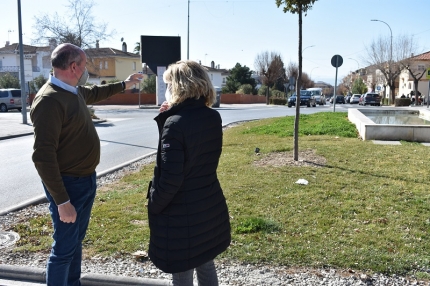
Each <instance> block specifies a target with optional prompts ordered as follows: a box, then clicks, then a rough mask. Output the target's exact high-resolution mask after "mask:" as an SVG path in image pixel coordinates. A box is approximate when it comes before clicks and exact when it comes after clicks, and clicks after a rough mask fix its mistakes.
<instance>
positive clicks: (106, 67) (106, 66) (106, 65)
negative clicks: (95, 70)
mask: <svg viewBox="0 0 430 286" xmlns="http://www.w3.org/2000/svg"><path fill="white" fill-rule="evenodd" d="M105 69H108V62H107V61H105Z"/></svg>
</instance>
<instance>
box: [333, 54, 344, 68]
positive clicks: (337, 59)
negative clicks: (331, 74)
mask: <svg viewBox="0 0 430 286" xmlns="http://www.w3.org/2000/svg"><path fill="white" fill-rule="evenodd" d="M342 64H343V59H342V57H341V56H339V55H334V56H333V57H332V58H331V65H332V66H334V67H335V68H338V67H340V66H341V65H342Z"/></svg>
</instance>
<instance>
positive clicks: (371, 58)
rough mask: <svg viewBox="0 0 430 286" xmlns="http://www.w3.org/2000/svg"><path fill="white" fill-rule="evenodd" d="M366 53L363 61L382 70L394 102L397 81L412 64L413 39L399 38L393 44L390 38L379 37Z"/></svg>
mask: <svg viewBox="0 0 430 286" xmlns="http://www.w3.org/2000/svg"><path fill="white" fill-rule="evenodd" d="M366 52H367V55H366V58H364V59H363V60H364V61H366V62H367V63H368V64H369V65H371V66H374V67H375V68H376V69H378V70H380V72H381V73H382V75H383V76H384V78H385V82H386V84H385V85H384V87H385V86H389V87H390V93H391V95H390V101H391V102H394V99H395V96H396V95H395V88H396V87H395V83H396V79H397V78H398V76H399V75H400V73H401V72H402V69H404V68H405V67H406V66H408V65H409V64H410V56H411V54H414V52H415V45H414V42H413V37H412V36H406V35H404V36H399V37H398V38H397V39H396V41H395V42H393V43H392V44H391V40H390V39H389V38H384V37H379V38H378V39H376V40H374V41H373V42H372V43H371V44H370V46H369V47H367V48H366ZM384 89H385V88H384Z"/></svg>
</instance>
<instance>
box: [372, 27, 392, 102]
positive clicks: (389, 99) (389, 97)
mask: <svg viewBox="0 0 430 286" xmlns="http://www.w3.org/2000/svg"><path fill="white" fill-rule="evenodd" d="M370 21H376V22H382V23H384V24H385V25H387V26H388V29H390V35H391V38H390V61H389V62H388V68H389V69H390V71H391V62H392V60H393V31H392V30H391V27H390V25H388V24H387V23H386V22H384V21H381V20H377V19H372V20H370ZM391 92H392V91H391V87H390V93H391ZM390 102H391V95H390V96H388V104H391V103H390Z"/></svg>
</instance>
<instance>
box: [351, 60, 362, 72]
mask: <svg viewBox="0 0 430 286" xmlns="http://www.w3.org/2000/svg"><path fill="white" fill-rule="evenodd" d="M348 59H350V60H353V61H355V62H356V63H357V71H359V70H360V64H359V63H358V61H357V60H356V59H353V58H348Z"/></svg>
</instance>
